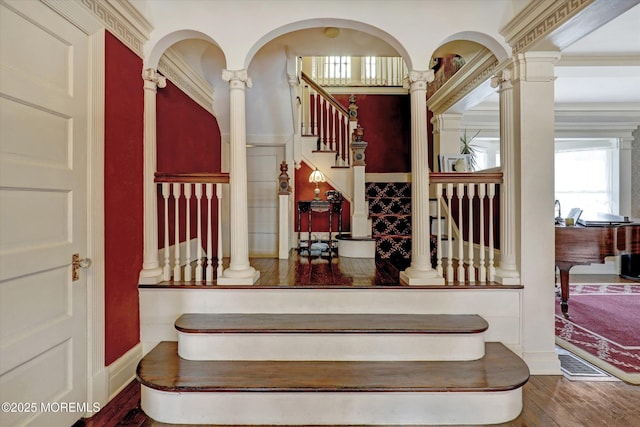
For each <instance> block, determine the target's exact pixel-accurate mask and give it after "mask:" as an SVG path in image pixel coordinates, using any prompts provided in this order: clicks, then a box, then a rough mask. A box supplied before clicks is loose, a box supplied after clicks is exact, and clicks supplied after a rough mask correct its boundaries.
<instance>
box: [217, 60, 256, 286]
mask: <svg viewBox="0 0 640 427" xmlns="http://www.w3.org/2000/svg"><path fill="white" fill-rule="evenodd" d="M222 78H223V80H225V81H228V82H229V107H230V114H229V117H230V142H229V157H230V165H229V172H230V173H229V193H230V197H229V200H230V215H229V226H230V229H231V238H230V240H231V254H230V255H231V258H230V261H229V268H227V269H225V270H224V272H223V273H222V277H219V278H218V284H225V285H252V284H254V283H255V282H256V281H257V280H258V278H259V277H260V272H259V271H257V270H256V269H255V268H253V267H252V266H251V265H250V264H249V209H248V204H247V194H248V193H247V141H246V140H247V136H246V132H247V131H246V119H245V105H244V103H245V99H244V91H245V87H251V79H249V77H248V76H247V70H236V71H230V70H224V71H223V72H222Z"/></svg>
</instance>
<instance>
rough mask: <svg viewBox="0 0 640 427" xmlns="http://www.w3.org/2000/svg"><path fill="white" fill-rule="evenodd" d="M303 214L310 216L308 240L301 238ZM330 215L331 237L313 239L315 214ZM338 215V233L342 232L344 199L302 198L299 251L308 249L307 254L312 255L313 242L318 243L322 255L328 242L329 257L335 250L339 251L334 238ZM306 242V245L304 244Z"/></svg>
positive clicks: (299, 205) (299, 221)
mask: <svg viewBox="0 0 640 427" xmlns="http://www.w3.org/2000/svg"><path fill="white" fill-rule="evenodd" d="M302 214H307V218H308V230H307V231H308V232H309V236H308V237H307V240H305V241H303V240H302V239H301V236H300V233H301V231H302V230H301V229H302ZM324 214H328V215H329V239H328V240H325V241H323V240H319V239H313V235H312V233H313V217H314V215H324ZM334 215H337V216H338V230H337V234H338V235H340V234H341V233H342V199H334V200H300V201H298V253H299V254H302V252H304V251H306V252H307V255H309V256H311V249H312V246H311V245H312V244H314V243H318V244H320V245H319V251H320V255H322V252H323V250H322V249H323V247H324V245H322V244H323V243H324V244H326V245H327V246H326V249H327V251H328V255H329V257H331V256H333V253H334V252H336V253H337V252H338V246H337V242H336V241H334V240H333V216H334ZM304 243H306V245H304Z"/></svg>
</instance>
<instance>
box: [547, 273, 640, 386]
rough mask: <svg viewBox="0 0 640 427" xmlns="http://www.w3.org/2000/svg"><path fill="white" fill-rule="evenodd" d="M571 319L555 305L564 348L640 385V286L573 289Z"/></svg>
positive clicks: (582, 285)
mask: <svg viewBox="0 0 640 427" xmlns="http://www.w3.org/2000/svg"><path fill="white" fill-rule="evenodd" d="M569 315H570V316H571V317H570V318H569V319H565V318H564V317H563V316H562V314H561V312H560V301H559V298H557V301H556V338H557V343H558V345H560V346H561V347H563V348H565V349H567V350H570V351H572V352H574V353H576V354H577V355H578V356H580V357H583V358H584V359H586V360H587V361H589V362H590V363H592V364H594V365H596V366H598V367H599V368H601V369H603V370H605V371H607V372H609V373H610V374H613V375H615V376H617V377H618V378H621V379H623V380H625V381H627V382H630V383H633V384H640V284H611V285H609V284H607V285H594V284H580V285H571V287H570V299H569Z"/></svg>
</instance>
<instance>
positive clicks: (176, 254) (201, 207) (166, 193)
mask: <svg viewBox="0 0 640 427" xmlns="http://www.w3.org/2000/svg"><path fill="white" fill-rule="evenodd" d="M156 182H157V183H158V185H159V186H160V192H161V194H162V205H163V206H162V207H161V209H162V212H163V213H164V220H163V223H162V224H161V227H159V228H161V229H162V230H163V234H164V248H163V249H164V257H163V260H162V263H163V265H162V273H163V279H164V280H165V281H171V280H173V283H183V282H185V283H188V282H195V283H196V284H201V283H206V284H212V283H213V281H214V279H215V277H217V276H220V275H221V274H222V258H223V253H222V222H221V221H222V215H221V211H222V184H224V183H228V182H229V176H228V174H156ZM214 184H215V186H214ZM183 196H184V197H183ZM194 196H195V197H194ZM214 197H215V198H216V202H215V203H214ZM183 200H184V202H183ZM172 203H173V206H174V207H173V218H170V216H169V212H170V205H171V204H172ZM183 203H184V209H183V208H182V206H183V205H182V204H183ZM193 208H195V209H196V216H197V224H196V226H195V227H193V228H195V230H193V229H192V223H191V215H192V210H193ZM214 212H217V240H218V241H217V246H216V252H214V251H213V248H214V237H215V233H214V228H213V227H214V224H213V216H214ZM183 213H184V214H183ZM203 215H205V218H204V220H203ZM171 223H173V227H174V232H173V242H172V241H171V239H170V238H171V236H170V233H169V225H170V224H171ZM203 227H205V230H203ZM181 229H184V230H185V234H184V236H183V238H182V239H181V237H180V234H181V233H180V230H181ZM194 231H195V233H196V237H195V241H194V239H193V238H192V236H193V233H194ZM181 245H184V258H183V257H182V253H183V251H182V248H181ZM192 245H195V251H196V256H195V259H194V258H192ZM205 246H206V249H205ZM171 251H173V257H171ZM214 259H216V260H217V263H216V267H215V272H214ZM194 263H195V271H194V269H193V267H192V264H194Z"/></svg>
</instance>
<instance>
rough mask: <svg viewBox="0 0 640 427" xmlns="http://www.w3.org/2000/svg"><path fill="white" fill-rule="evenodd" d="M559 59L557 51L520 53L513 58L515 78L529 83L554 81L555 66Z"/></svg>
mask: <svg viewBox="0 0 640 427" xmlns="http://www.w3.org/2000/svg"><path fill="white" fill-rule="evenodd" d="M559 59H560V52H557V51H552V52H526V53H519V54H518V55H516V56H514V58H513V74H514V76H513V77H514V79H517V80H523V81H529V82H551V81H554V80H555V79H556V77H555V73H554V65H555V63H556V62H557V61H558V60H559Z"/></svg>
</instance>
